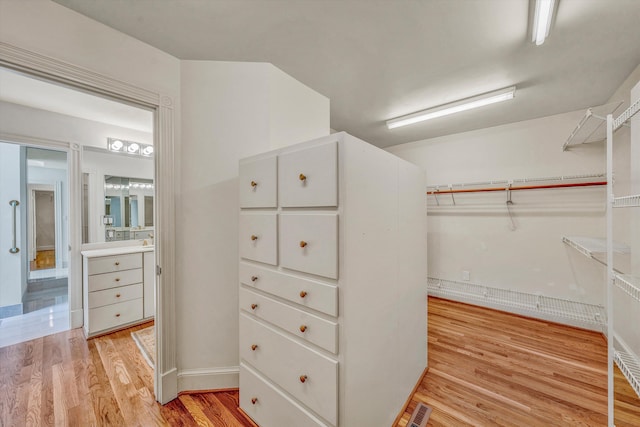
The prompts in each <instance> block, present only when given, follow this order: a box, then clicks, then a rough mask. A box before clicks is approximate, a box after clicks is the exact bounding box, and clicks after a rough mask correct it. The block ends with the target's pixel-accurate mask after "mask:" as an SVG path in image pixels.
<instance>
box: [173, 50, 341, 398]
mask: <svg viewBox="0 0 640 427" xmlns="http://www.w3.org/2000/svg"><path fill="white" fill-rule="evenodd" d="M181 97H182V102H183V104H182V119H181V120H182V124H183V133H182V155H183V159H184V167H183V169H182V171H183V172H182V185H181V191H180V197H179V200H178V206H179V215H178V221H177V224H178V228H179V230H180V231H179V232H178V236H177V239H178V240H177V248H176V249H177V254H178V259H177V261H178V271H177V287H178V288H177V292H176V294H177V299H176V304H177V308H176V309H177V312H178V313H180V316H179V317H178V334H177V336H178V348H179V349H189V351H183V352H181V353H180V357H179V367H180V374H179V378H180V385H179V386H180V388H181V389H197V388H220V387H235V386H237V366H238V269H237V264H238V242H237V235H238V219H237V218H238V210H239V205H238V196H237V192H238V190H237V186H238V182H237V175H238V160H239V159H241V158H243V157H247V156H250V155H253V154H257V153H261V152H265V151H269V150H270V149H271V147H273V146H275V145H282V144H285V143H286V144H291V143H294V142H300V141H302V140H305V139H310V138H315V137H319V136H323V135H326V134H328V132H329V114H328V108H325V106H326V105H327V104H328V101H327V100H326V98H324V97H322V96H321V95H318V94H317V93H315V92H313V91H311V90H309V89H306V88H303V87H301V85H300V84H299V83H297V82H295V81H294V80H293V79H292V78H291V77H289V76H287V75H286V74H284V73H282V72H281V71H280V70H278V69H276V68H275V67H273V66H272V65H270V64H259V63H230V62H208V61H183V63H182V86H181ZM275 97H277V98H278V99H277V100H276V99H274V98H275ZM274 105H277V107H274ZM293 110H297V112H296V114H289V112H291V111H293ZM187 159H188V161H187Z"/></svg>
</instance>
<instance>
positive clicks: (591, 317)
mask: <svg viewBox="0 0 640 427" xmlns="http://www.w3.org/2000/svg"><path fill="white" fill-rule="evenodd" d="M427 284H428V285H427V286H428V293H429V295H431V296H436V297H440V298H444V299H450V300H454V301H459V302H464V303H468V304H473V305H478V306H481V307H487V308H493V309H496V310H502V311H506V312H509V313H514V314H519V315H521V316H527V317H533V318H536V319H541V320H546V321H549V322H555V323H561V324H564V325H569V326H574V327H577V328H582V329H588V330H591V331H597V332H603V333H604V332H606V313H605V309H604V307H602V306H599V305H593V304H586V303H582V302H578V301H570V300H564V299H560V298H552V297H547V296H543V295H534V294H529V293H526V292H518V291H511V290H507V289H500V288H493V287H490V286H484V285H478V284H474V283H470V282H456V281H454V280H444V279H438V278H434V277H429V278H428V281H427Z"/></svg>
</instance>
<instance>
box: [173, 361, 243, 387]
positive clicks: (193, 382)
mask: <svg viewBox="0 0 640 427" xmlns="http://www.w3.org/2000/svg"><path fill="white" fill-rule="evenodd" d="M239 383H240V367H239V366H226V367H221V368H211V369H183V370H181V371H180V372H178V390H179V391H194V390H222V389H227V388H237V387H238V385H239Z"/></svg>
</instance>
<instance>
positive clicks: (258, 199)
mask: <svg viewBox="0 0 640 427" xmlns="http://www.w3.org/2000/svg"><path fill="white" fill-rule="evenodd" d="M277 164H278V158H277V157H275V156H273V157H268V158H265V159H260V160H251V161H240V172H239V173H240V177H239V183H238V185H239V186H240V188H239V190H240V207H241V208H275V207H276V206H277V203H278V198H277V194H278V169H277Z"/></svg>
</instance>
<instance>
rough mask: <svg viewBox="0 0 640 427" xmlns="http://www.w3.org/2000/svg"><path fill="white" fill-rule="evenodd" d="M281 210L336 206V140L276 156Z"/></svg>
mask: <svg viewBox="0 0 640 427" xmlns="http://www.w3.org/2000/svg"><path fill="white" fill-rule="evenodd" d="M278 194H279V198H280V206H282V207H319V206H338V144H337V142H335V141H332V142H329V143H326V144H322V145H318V146H316V147H312V148H305V149H302V150H299V151H294V152H291V153H286V154H281V155H280V156H278Z"/></svg>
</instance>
